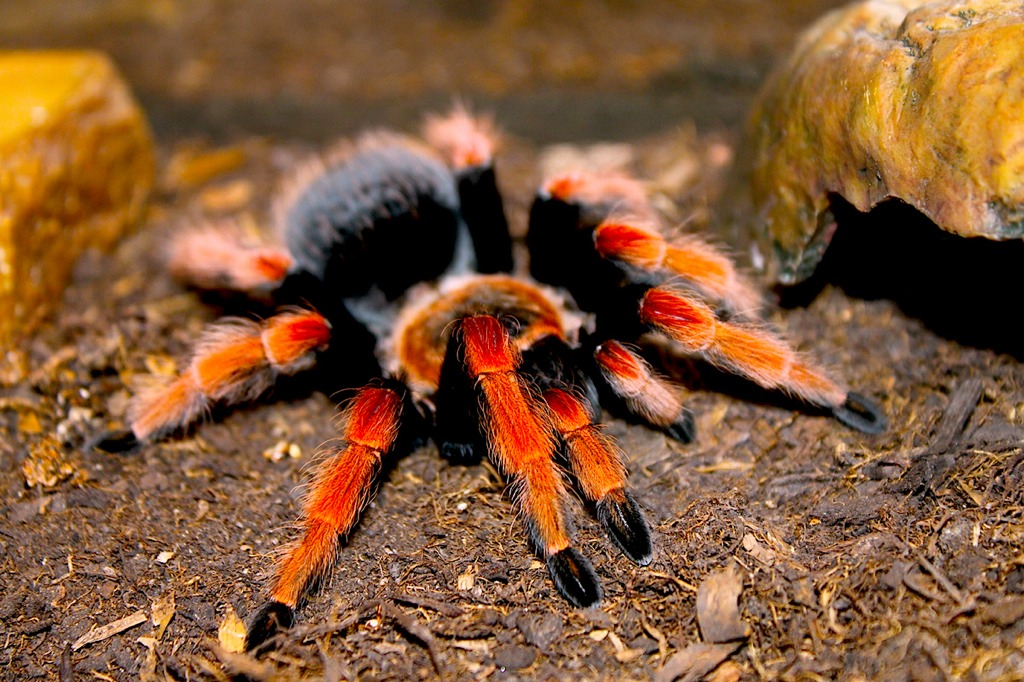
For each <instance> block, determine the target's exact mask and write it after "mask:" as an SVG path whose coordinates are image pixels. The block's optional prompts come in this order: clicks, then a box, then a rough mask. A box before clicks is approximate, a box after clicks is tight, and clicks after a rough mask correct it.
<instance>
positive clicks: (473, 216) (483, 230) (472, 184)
mask: <svg viewBox="0 0 1024 682" xmlns="http://www.w3.org/2000/svg"><path fill="white" fill-rule="evenodd" d="M423 128H424V129H423V133H424V137H426V139H427V142H428V143H429V144H430V145H431V146H432V147H434V148H435V149H437V150H438V151H440V152H441V154H442V155H443V156H444V157H445V158H446V159H447V160H448V164H449V165H450V166H451V168H452V170H453V171H454V173H455V181H456V182H457V183H458V186H459V202H460V204H461V209H462V218H463V220H465V221H466V226H467V227H468V228H469V234H470V237H471V238H472V240H473V249H474V251H475V252H476V261H477V266H476V271H477V272H479V273H482V274H493V273H496V272H510V271H511V270H512V238H511V236H510V235H509V231H508V219H507V218H506V217H505V205H504V202H503V201H502V198H501V193H500V192H499V191H498V183H497V178H496V176H495V172H494V151H495V148H496V147H497V144H498V133H497V131H496V129H495V126H494V122H493V121H492V120H491V119H490V118H488V117H483V116H473V115H472V114H470V112H469V111H468V110H467V109H466V107H464V106H461V105H456V107H455V108H454V109H453V110H452V112H451V113H450V114H448V115H447V116H428V117H427V120H426V123H425V125H424V127H423Z"/></svg>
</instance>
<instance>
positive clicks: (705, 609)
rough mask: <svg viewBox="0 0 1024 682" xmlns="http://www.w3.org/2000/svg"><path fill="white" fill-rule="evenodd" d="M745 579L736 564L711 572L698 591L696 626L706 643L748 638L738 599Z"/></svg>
mask: <svg viewBox="0 0 1024 682" xmlns="http://www.w3.org/2000/svg"><path fill="white" fill-rule="evenodd" d="M742 591H743V576H742V575H740V570H739V568H738V567H737V566H736V565H735V564H733V565H730V566H728V567H727V568H724V569H722V570H720V571H717V572H715V573H712V574H711V575H709V576H708V577H707V578H705V579H704V582H702V583H701V584H700V587H698V588H697V623H698V624H699V625H700V631H701V634H702V635H703V636H704V640H705V641H707V642H714V643H718V642H731V641H733V640H737V639H743V638H745V637H746V636H747V633H748V628H747V624H746V623H744V622H743V620H742V619H741V618H740V610H739V598H740V592H742Z"/></svg>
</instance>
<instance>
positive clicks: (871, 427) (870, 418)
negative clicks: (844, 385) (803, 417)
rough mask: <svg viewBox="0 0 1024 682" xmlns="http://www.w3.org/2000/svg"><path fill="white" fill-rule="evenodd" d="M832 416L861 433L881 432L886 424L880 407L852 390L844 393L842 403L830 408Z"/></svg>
mask: <svg viewBox="0 0 1024 682" xmlns="http://www.w3.org/2000/svg"><path fill="white" fill-rule="evenodd" d="M832 416H833V417H835V418H836V419H837V420H839V421H840V422H842V423H843V424H845V425H846V426H849V427H850V428H851V429H856V430H857V431H861V432H862V433H872V434H874V433H882V432H883V431H885V429H886V427H887V426H888V424H887V421H886V419H885V414H883V413H882V408H880V407H879V406H878V405H876V404H875V403H873V402H872V401H870V400H868V399H867V398H865V397H864V396H862V395H861V394H859V393H853V392H852V391H851V392H850V393H847V394H846V400H845V401H844V402H843V404H842V405H839V406H837V407H833V408H832Z"/></svg>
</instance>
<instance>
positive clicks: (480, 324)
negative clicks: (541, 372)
mask: <svg viewBox="0 0 1024 682" xmlns="http://www.w3.org/2000/svg"><path fill="white" fill-rule="evenodd" d="M462 329H463V332H464V334H465V341H466V366H467V368H468V369H469V372H470V374H472V375H473V376H480V375H486V374H494V373H496V372H511V371H513V370H514V369H515V368H516V367H518V366H519V351H518V350H517V349H516V347H515V346H514V345H513V344H512V343H511V342H510V340H509V338H508V333H507V332H506V331H505V328H504V327H502V326H501V322H499V321H498V320H497V319H495V318H493V317H491V316H490V315H478V316H476V317H467V318H465V319H463V320H462Z"/></svg>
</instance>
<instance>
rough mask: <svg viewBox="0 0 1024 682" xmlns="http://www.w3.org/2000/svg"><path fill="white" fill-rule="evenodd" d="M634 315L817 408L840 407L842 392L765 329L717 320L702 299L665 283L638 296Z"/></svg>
mask: <svg viewBox="0 0 1024 682" xmlns="http://www.w3.org/2000/svg"><path fill="white" fill-rule="evenodd" d="M640 319H641V321H642V322H645V323H647V324H650V325H652V326H653V327H654V328H655V329H657V330H658V331H660V332H662V333H663V334H665V335H666V336H668V337H669V338H670V339H672V340H673V341H675V342H676V343H678V344H679V345H680V346H681V347H682V348H683V349H684V350H685V351H687V352H689V353H695V354H697V355H699V356H701V357H702V358H704V359H705V360H707V361H708V362H710V363H712V364H713V365H716V366H718V367H722V368H724V369H727V370H730V371H732V372H735V373H737V374H740V375H742V376H745V377H747V378H749V379H751V380H753V381H754V382H755V383H757V384H759V385H760V386H763V387H765V388H772V389H781V390H783V391H786V392H788V393H792V394H793V395H796V396H798V397H800V398H802V399H803V400H806V401H807V402H809V403H812V404H814V405H820V406H822V407H830V408H836V407H839V406H842V405H844V403H845V402H846V400H847V396H848V392H847V391H846V389H844V388H842V387H840V386H839V385H838V384H836V383H835V382H833V381H832V380H831V379H829V378H828V377H827V376H825V373H824V372H823V371H822V370H821V369H819V368H817V367H815V366H813V365H811V364H809V363H808V362H807V361H806V360H804V359H803V358H802V357H800V356H799V355H798V354H797V353H796V351H794V350H793V349H792V348H791V347H790V346H789V345H788V344H786V343H785V342H784V341H782V340H781V339H779V338H778V337H776V336H775V335H773V334H772V333H770V332H769V331H767V330H765V329H761V328H758V327H753V326H750V325H744V324H734V323H729V322H724V321H722V320H719V319H718V317H717V316H716V315H715V313H714V311H713V310H712V309H711V308H710V307H709V306H708V305H706V304H705V303H703V302H701V301H699V300H698V299H696V298H694V297H692V296H690V295H688V294H685V293H683V292H680V291H677V290H673V289H671V288H669V287H655V288H653V289H650V290H648V291H647V293H646V294H644V297H643V299H642V300H641V303H640Z"/></svg>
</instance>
